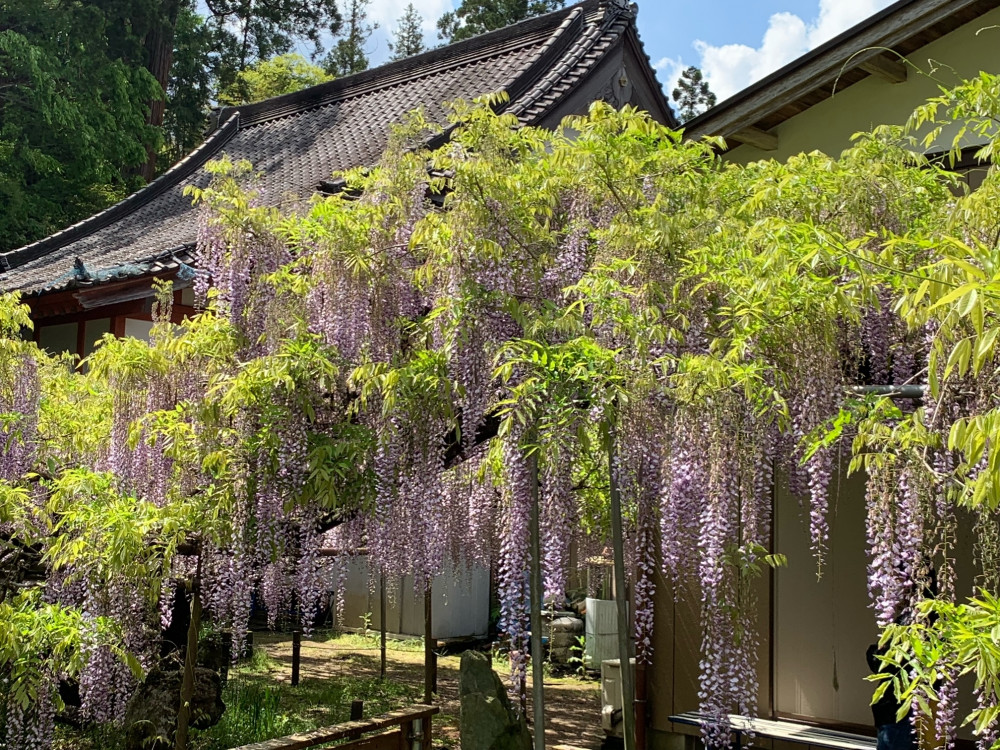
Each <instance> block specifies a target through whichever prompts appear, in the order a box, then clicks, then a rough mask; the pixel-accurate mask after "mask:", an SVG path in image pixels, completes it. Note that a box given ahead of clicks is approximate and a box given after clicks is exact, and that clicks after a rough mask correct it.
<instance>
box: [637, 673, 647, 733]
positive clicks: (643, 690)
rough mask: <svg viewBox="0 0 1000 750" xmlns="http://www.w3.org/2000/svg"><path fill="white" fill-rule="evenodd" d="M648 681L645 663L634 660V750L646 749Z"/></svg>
mask: <svg viewBox="0 0 1000 750" xmlns="http://www.w3.org/2000/svg"><path fill="white" fill-rule="evenodd" d="M647 693H648V682H647V672H646V665H645V664H640V663H639V660H638V659H636V660H635V750H646V721H647V716H646V703H647V700H646V696H647Z"/></svg>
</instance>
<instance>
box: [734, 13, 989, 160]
mask: <svg viewBox="0 0 1000 750" xmlns="http://www.w3.org/2000/svg"><path fill="white" fill-rule="evenodd" d="M990 27H1000V9H997V10H993V11H990V12H989V13H986V14H985V15H983V16H981V17H980V18H979V19H978V20H976V21H973V22H971V23H968V24H966V25H965V26H962V27H960V28H958V29H956V30H955V31H953V32H952V33H951V34H948V35H947V36H944V37H942V38H941V39H938V40H937V41H934V42H932V43H930V44H928V45H927V46H925V47H923V48H922V49H920V50H918V51H917V52H915V53H913V54H912V55H911V56H910V62H911V63H913V65H915V66H917V68H919V69H920V71H923V73H921V72H918V71H917V70H914V69H913V67H912V66H909V67H910V70H909V74H908V76H907V80H906V81H905V82H904V83H889V82H887V81H885V80H883V79H881V78H878V77H876V76H869V77H867V78H865V79H864V80H862V81H859V82H858V83H856V84H854V85H853V86H850V87H848V88H846V89H844V90H843V91H840V92H838V93H836V94H835V95H834V96H833V97H831V98H829V99H827V100H825V101H823V102H821V103H820V104H817V105H815V106H813V107H810V108H809V109H808V110H806V111H805V112H803V113H802V114H800V115H797V116H796V117H793V118H792V119H790V120H787V121H785V122H783V123H782V124H780V125H778V126H777V127H776V128H774V129H773V130H772V131H771V132H772V133H773V134H775V135H777V136H778V149H777V150H776V151H761V150H760V149H757V148H754V147H752V146H745V145H744V146H738V147H737V148H734V149H733V150H732V151H730V152H728V154H727V158H728V159H730V160H732V161H735V162H739V163H742V164H745V163H747V162H751V161H757V160H759V159H778V160H780V161H784V160H785V159H787V158H788V157H789V156H793V155H795V154H798V153H802V152H808V151H813V150H815V149H818V150H820V151H823V152H824V153H827V154H830V155H831V156H837V155H839V154H840V152H841V151H843V150H844V149H845V148H848V147H849V146H850V143H851V140H850V139H851V136H852V135H853V134H854V133H857V132H862V131H867V130H871V128H872V127H874V126H875V125H879V124H902V123H903V122H904V121H905V120H906V118H907V117H908V116H909V115H910V113H911V112H912V111H913V109H914V108H915V107H916V106H917V105H919V104H921V103H923V102H925V101H926V100H927V99H928V98H929V97H933V96H937V95H938V94H939V93H940V90H939V85H944V86H953V85H955V84H957V83H958V82H959V81H961V80H962V79H965V78H969V77H972V76H975V75H977V74H978V73H979V72H980V70H986V71H987V72H991V73H1000V56H998V55H997V49H1000V28H990ZM977 32H979V33H978V34H977ZM930 71H933V75H928V73H929V72H930ZM948 145H950V143H949V144H948Z"/></svg>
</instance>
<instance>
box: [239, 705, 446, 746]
mask: <svg viewBox="0 0 1000 750" xmlns="http://www.w3.org/2000/svg"><path fill="white" fill-rule="evenodd" d="M439 711H440V709H439V708H438V707H437V706H425V705H416V706H409V707H407V708H401V709H399V710H398V711H390V712H389V713H387V714H382V715H381V716H375V717H373V718H371V719H363V720H360V721H347V722H344V723H343V724H337V725H336V726H332V727H323V728H322V729H316V730H315V731H312V732H306V733H305V734H293V735H291V736H289V737H279V738H277V739H274V740H267V741H266V742H258V743H256V744H254V745H243V746H242V747H239V748H234V750H302V749H303V748H307V747H317V746H319V745H325V744H327V743H328V742H336V741H337V740H350V742H345V743H343V744H340V745H337V748H338V750H339V749H340V748H351V750H414V748H417V747H419V748H420V750H430V748H431V717H432V716H434V714H436V713H438V712H439ZM374 732H379V733H380V734H373V733H374ZM364 735H372V736H369V737H365V736H364Z"/></svg>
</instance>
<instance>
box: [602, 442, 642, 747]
mask: <svg viewBox="0 0 1000 750" xmlns="http://www.w3.org/2000/svg"><path fill="white" fill-rule="evenodd" d="M617 440H618V436H617V431H616V430H615V428H614V426H612V427H611V431H610V440H609V446H608V477H609V480H610V490H611V491H610V495H611V546H612V549H613V552H614V569H615V602H616V604H617V607H616V608H617V610H618V660H619V666H620V667H621V675H620V677H621V686H622V722H623V723H624V732H623V734H624V742H625V750H635V713H634V706H633V701H634V700H635V685H634V680H633V679H632V669H631V664H630V661H629V660H630V653H629V652H630V651H631V649H630V648H629V611H628V609H629V608H628V595H627V588H626V583H625V543H624V534H623V533H622V499H621V494H620V492H619V487H618V479H617V477H616V476H615V447H616V443H617Z"/></svg>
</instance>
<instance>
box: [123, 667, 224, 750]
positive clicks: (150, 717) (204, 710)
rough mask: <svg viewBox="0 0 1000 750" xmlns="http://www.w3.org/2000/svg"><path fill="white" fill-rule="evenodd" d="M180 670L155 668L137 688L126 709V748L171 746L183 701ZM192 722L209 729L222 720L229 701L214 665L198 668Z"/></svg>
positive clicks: (149, 749) (158, 749) (166, 749)
mask: <svg viewBox="0 0 1000 750" xmlns="http://www.w3.org/2000/svg"><path fill="white" fill-rule="evenodd" d="M183 676H184V674H183V672H181V671H180V670H166V671H165V670H161V669H152V670H150V672H149V674H147V675H146V680H145V682H143V684H142V685H141V686H140V687H139V689H138V690H136V691H135V694H134V695H133V696H132V698H131V699H130V700H129V702H128V708H127V709H126V711H125V728H126V730H127V735H126V742H125V748H126V750H171V749H172V748H173V746H174V730H175V729H176V728H177V710H178V708H179V706H180V702H181V698H180V696H181V682H182V680H183ZM191 707H192V712H191V726H193V727H197V728H198V729H207V728H208V727H210V726H213V725H214V724H217V723H218V722H219V719H221V718H222V714H223V712H224V711H225V710H226V704H224V703H223V702H222V681H221V679H220V678H219V674H218V673H217V672H215V671H213V670H211V669H206V668H204V667H198V668H196V669H195V671H194V696H193V697H192V700H191Z"/></svg>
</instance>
